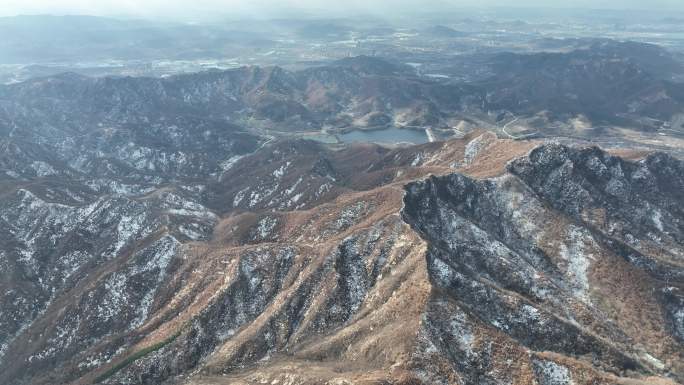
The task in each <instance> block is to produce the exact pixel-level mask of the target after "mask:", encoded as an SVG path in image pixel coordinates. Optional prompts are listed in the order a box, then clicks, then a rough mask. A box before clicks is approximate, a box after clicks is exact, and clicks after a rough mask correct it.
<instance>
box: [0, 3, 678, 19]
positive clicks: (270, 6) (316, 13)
mask: <svg viewBox="0 0 684 385" xmlns="http://www.w3.org/2000/svg"><path fill="white" fill-rule="evenodd" d="M497 9H517V10H520V11H527V10H529V11H564V10H605V11H617V12H620V11H623V12H631V11H639V12H641V11H648V12H649V13H651V14H652V13H659V12H676V13H679V12H684V3H682V2H679V1H674V0H658V1H654V2H651V3H649V4H647V5H646V4H644V3H643V2H641V1H635V0H628V1H619V0H603V1H588V0H580V1H574V2H571V3H568V2H562V1H556V0H554V1H551V2H548V1H536V0H527V1H521V2H516V3H514V4H511V3H510V2H506V1H501V0H484V1H482V2H474V1H463V0H456V1H446V0H429V1H425V2H421V3H418V2H416V1H408V0H400V1H390V0H377V1H360V0H350V1H346V2H345V3H344V4H343V5H342V4H338V3H337V4H330V3H328V2H325V1H320V0H288V1H285V2H282V1H275V0H262V1H259V2H250V1H247V0H202V1H196V2H193V4H192V5H186V4H183V2H182V1H179V0H171V1H161V0H146V1H143V2H140V1H119V2H116V1H113V0H105V1H98V2H97V3H93V2H89V1H84V0H67V1H64V0H62V1H48V0H37V1H31V2H23V1H18V0H9V1H7V2H6V4H4V5H3V7H2V8H1V9H0V17H13V16H35V15H52V16H101V17H113V18H140V19H150V18H154V19H165V20H173V21H203V20H211V19H220V18H227V17H228V18H230V17H232V18H260V19H267V18H278V17H293V16H298V17H330V16H334V17H343V16H354V15H369V16H377V17H385V18H392V17H397V16H399V17H400V16H406V15H414V14H430V13H434V12H440V13H442V12H454V11H459V10H466V11H495V10H497Z"/></svg>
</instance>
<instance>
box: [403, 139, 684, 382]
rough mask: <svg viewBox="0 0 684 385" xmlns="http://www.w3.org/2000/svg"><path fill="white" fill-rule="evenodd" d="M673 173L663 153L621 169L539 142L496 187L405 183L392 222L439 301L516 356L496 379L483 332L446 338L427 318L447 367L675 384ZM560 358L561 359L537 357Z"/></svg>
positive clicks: (677, 265)
mask: <svg viewBox="0 0 684 385" xmlns="http://www.w3.org/2000/svg"><path fill="white" fill-rule="evenodd" d="M682 170H683V169H682V162H681V161H678V160H675V159H673V158H670V157H668V156H665V155H662V154H655V155H651V156H649V157H647V158H646V159H645V160H643V161H640V162H637V163H632V162H625V161H623V160H621V159H619V158H616V157H612V156H610V155H608V154H606V153H605V152H603V151H601V150H598V149H596V148H589V149H582V150H577V149H571V148H567V147H564V146H559V145H544V146H541V147H539V148H536V149H534V150H533V151H531V152H530V153H529V155H528V156H526V157H523V158H520V159H517V160H515V161H513V162H511V163H510V164H509V165H508V173H507V174H505V175H503V176H500V177H497V178H494V179H488V180H473V179H470V178H468V177H466V176H463V175H459V174H454V175H449V176H444V177H432V178H429V179H427V180H425V181H421V182H417V183H414V184H411V185H409V186H408V188H407V196H406V198H405V202H406V208H405V210H404V217H405V218H406V220H407V222H409V223H411V225H412V227H413V228H415V229H416V230H417V231H418V232H419V233H420V234H421V237H422V238H423V239H425V241H426V242H427V243H428V251H427V264H428V271H429V274H430V278H431V282H432V283H433V284H434V285H435V286H436V288H438V289H439V292H440V295H439V296H438V297H439V301H441V302H440V303H448V304H449V306H452V307H454V308H456V309H458V312H460V313H461V314H462V316H461V319H459V320H458V322H460V324H465V327H463V326H461V327H460V328H459V330H458V331H459V332H462V330H463V329H466V330H468V329H473V330H476V331H477V332H476V334H480V333H492V334H496V335H498V338H499V339H500V340H502V343H503V345H504V346H507V347H509V349H510V348H511V347H515V348H516V349H518V350H519V352H520V353H525V354H526V355H527V356H528V357H527V358H525V359H524V360H522V359H521V358H520V357H519V356H517V357H516V356H513V357H511V359H512V360H513V363H512V364H511V365H512V367H511V368H509V369H507V370H506V371H505V372H504V374H503V376H501V374H502V373H501V372H497V371H496V370H494V368H495V365H494V364H499V365H500V364H501V362H502V361H503V360H502V359H501V357H500V356H499V357H497V352H492V351H491V349H492V345H491V342H492V341H491V337H490V338H487V337H485V338H483V339H478V338H476V337H473V336H470V337H469V338H470V343H469V344H468V345H466V346H463V342H462V341H463V340H462V339H461V342H460V343H457V344H453V343H449V342H447V343H445V336H449V335H450V332H449V329H448V328H446V327H445V325H441V324H439V323H438V324H437V327H436V328H435V327H434V326H433V325H432V324H430V323H429V324H428V325H430V326H431V327H430V328H428V332H431V333H432V334H431V337H432V338H433V341H432V342H433V343H434V344H436V346H440V345H439V344H440V343H441V346H442V347H443V348H445V349H446V351H447V352H448V353H449V356H448V357H449V358H450V360H449V361H450V362H451V363H452V364H451V366H452V368H451V369H452V370H454V371H455V372H456V373H458V374H459V375H461V378H462V380H463V381H464V383H481V382H482V381H485V382H486V381H493V382H499V381H504V380H506V379H510V378H516V375H515V374H513V373H515V372H516V371H518V370H520V371H521V373H522V372H523V371H525V370H531V371H532V372H534V374H535V376H536V378H537V381H538V382H539V383H558V382H554V381H556V380H554V379H553V378H551V377H553V376H556V375H558V376H561V374H562V376H561V377H564V378H566V379H567V380H563V381H561V382H560V383H568V381H570V380H574V381H575V383H577V382H579V383H585V382H586V381H587V374H586V373H585V372H586V366H587V365H591V366H593V367H594V368H595V369H598V370H601V371H605V372H609V373H613V374H617V375H630V374H634V373H667V372H670V373H671V374H672V375H674V376H675V378H679V379H680V380H681V375H682V366H681V362H682V338H681V337H682V336H681V334H680V333H681V330H680V329H681V327H680V325H681V322H682V319H681V315H680V313H679V312H680V310H676V311H673V309H675V308H677V306H679V304H680V303H681V298H682V291H681V290H682V286H681V285H682V273H683V272H684V270H683V269H682V268H683V267H684V266H683V265H682V259H681V257H682V255H684V254H682V238H681V236H682V234H683V232H682V227H681V226H682V222H681V218H682V212H681V207H682V203H683V202H682V199H683V198H684V196H683V195H682V194H681V190H680V187H681V183H682ZM457 314H458V313H457ZM442 317H444V316H442ZM431 329H432V330H431ZM451 333H452V334H453V333H454V332H451ZM458 337H459V335H454V336H453V337H449V338H454V339H455V340H457V338H458ZM460 337H461V338H462V336H460ZM447 341H449V340H447ZM457 341H458V340H457ZM499 354H501V353H499ZM513 354H514V353H513ZM558 355H562V356H564V360H565V361H558V360H553V359H551V360H549V359H550V358H553V357H558ZM469 357H470V360H469ZM473 357H475V358H473ZM521 360H522V362H526V364H525V368H522V367H521V365H522V363H521ZM487 362H492V363H494V364H493V366H486V363H487ZM563 362H566V364H563ZM568 362H573V363H572V364H571V365H568V364H567V363H568ZM478 365H479V366H478ZM482 365H485V366H484V367H482ZM521 375H522V374H521ZM549 376H550V377H549ZM547 377H549V378H547ZM597 378H599V377H597ZM438 380H439V378H434V379H431V380H430V381H429V382H432V381H438ZM601 381H604V380H601Z"/></svg>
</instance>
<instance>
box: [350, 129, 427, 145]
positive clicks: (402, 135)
mask: <svg viewBox="0 0 684 385" xmlns="http://www.w3.org/2000/svg"><path fill="white" fill-rule="evenodd" d="M338 137H339V138H340V141H342V142H346V143H351V142H372V143H385V144H397V143H413V144H420V143H427V142H428V137H427V135H425V131H424V130H412V129H402V128H397V127H392V128H385V129H382V130H372V131H359V130H355V131H351V132H348V133H346V134H341V135H338Z"/></svg>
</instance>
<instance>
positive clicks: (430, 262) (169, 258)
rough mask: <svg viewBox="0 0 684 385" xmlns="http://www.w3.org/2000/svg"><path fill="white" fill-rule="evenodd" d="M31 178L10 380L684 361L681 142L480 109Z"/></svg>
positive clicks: (279, 380) (1, 371)
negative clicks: (614, 140) (429, 139)
mask: <svg viewBox="0 0 684 385" xmlns="http://www.w3.org/2000/svg"><path fill="white" fill-rule="evenodd" d="M535 146H536V147H535ZM24 178H25V179H24V182H22V183H18V182H17V180H9V181H5V182H3V183H4V184H2V190H0V194H2V196H3V202H2V204H0V226H1V227H2V228H3V229H4V230H6V231H3V233H2V234H4V235H3V236H2V238H1V239H0V246H2V249H0V250H1V253H0V263H2V266H3V268H2V274H3V275H2V277H3V279H2V281H1V283H0V289H2V290H3V292H4V293H5V295H4V296H3V297H2V298H0V300H1V301H2V302H0V303H1V304H2V312H1V313H0V332H1V333H0V347H1V349H2V350H1V352H2V354H1V355H0V383H11V384H62V383H69V384H90V383H105V384H188V385H191V384H258V383H271V384H321V383H330V384H335V383H353V384H379V383H393V384H421V383H424V384H440V383H441V384H454V383H457V384H480V383H511V384H530V383H537V384H594V383H606V384H612V383H622V384H639V383H662V384H668V383H674V381H682V379H683V376H684V368H683V367H682V366H681V362H683V358H684V357H682V355H683V354H684V336H683V331H684V330H682V325H683V322H684V319H683V318H682V314H683V313H684V294H683V293H682V289H684V282H683V281H684V262H683V261H682V255H683V254H682V253H683V248H684V245H683V239H682V233H683V231H682V226H684V224H683V223H682V220H683V218H684V215H683V213H682V209H681V207H682V204H684V202H683V198H684V197H682V194H681V191H682V190H681V188H682V187H684V183H683V180H684V166H683V165H682V162H681V161H680V160H676V159H674V158H672V157H669V156H667V155H664V154H653V155H649V156H648V157H646V158H644V159H641V160H638V161H627V160H623V159H620V158H617V157H614V156H611V155H610V154H607V153H605V152H603V151H601V150H599V149H595V148H588V149H575V148H570V147H565V146H560V145H553V144H543V145H540V146H539V143H535V142H520V141H507V140H498V139H496V138H495V137H494V136H493V135H491V134H489V133H482V132H479V133H475V134H473V135H471V136H468V137H466V138H465V139H463V140H453V141H449V142H438V143H429V144H426V145H422V146H412V147H407V148H400V149H394V150H389V149H385V148H381V147H378V146H373V145H354V146H347V147H345V148H342V149H338V150H331V149H329V148H326V147H324V146H320V145H315V144H313V143H309V142H301V141H294V142H279V143H273V144H269V145H266V146H265V147H264V148H262V149H260V150H257V151H256V152H254V153H252V154H246V155H245V156H243V157H240V158H238V159H234V160H233V161H232V162H231V164H230V167H226V170H225V171H224V172H223V173H221V174H220V175H214V176H211V177H210V178H209V179H207V180H203V181H202V183H194V184H193V183H191V182H189V181H187V180H183V181H176V182H172V181H169V182H163V183H159V184H155V183H153V182H149V183H148V184H146V185H144V186H141V187H138V188H131V189H125V188H118V189H114V190H111V189H100V190H98V189H97V188H94V187H93V185H92V183H90V182H89V181H90V180H91V178H90V177H85V178H82V179H81V178H80V177H79V176H78V175H77V176H73V177H72V178H73V179H66V182H65V181H61V183H60V181H58V180H56V179H55V178H49V177H33V178H29V177H28V176H25V177H24ZM29 182H31V183H29ZM67 182H68V183H67ZM118 183H120V184H121V185H124V184H125V183H124V181H119V182H118ZM322 186H327V187H322ZM296 196H299V198H297V200H296V202H295V201H294V199H295V197H296ZM239 197H242V198H239ZM257 198H258V199H257ZM251 202H254V203H253V204H250V203H251ZM292 202H294V203H292ZM295 203H296V204H295ZM668 378H669V379H668Z"/></svg>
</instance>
